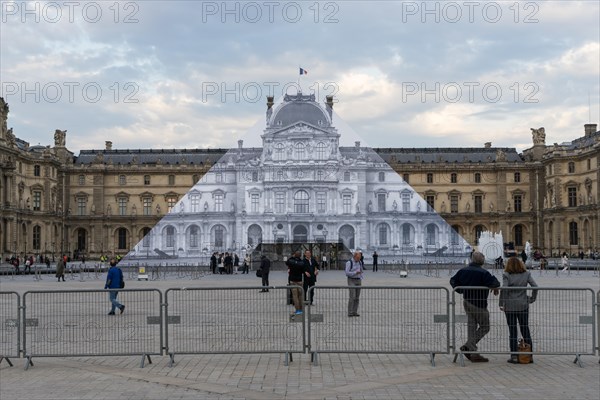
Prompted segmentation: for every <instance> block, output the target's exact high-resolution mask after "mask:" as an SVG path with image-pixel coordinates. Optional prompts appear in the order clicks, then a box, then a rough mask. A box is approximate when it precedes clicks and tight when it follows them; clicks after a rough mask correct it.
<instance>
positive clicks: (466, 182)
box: [0, 94, 600, 259]
mask: <svg viewBox="0 0 600 400" xmlns="http://www.w3.org/2000/svg"><path fill="white" fill-rule="evenodd" d="M332 108H333V99H332V98H328V99H327V101H326V103H325V104H318V103H317V102H315V99H314V97H311V96H302V95H301V94H299V95H296V96H289V97H288V98H286V99H284V101H283V102H282V103H281V104H280V105H278V106H274V103H273V99H272V98H268V101H267V115H266V124H265V129H264V133H263V135H262V136H261V138H262V143H263V146H262V147H261V148H256V147H255V148H251V147H244V144H243V142H241V141H240V142H239V143H238V147H237V148H234V149H175V150H170V149H169V150H167V149H135V150H129V149H128V150H124V149H113V148H112V142H110V141H107V142H106V148H105V149H102V150H82V151H81V152H80V153H79V154H77V155H75V154H73V152H71V151H69V149H68V147H67V137H68V134H67V131H63V130H55V132H54V141H53V144H52V145H48V146H30V145H29V143H27V142H26V141H25V140H22V139H20V138H18V137H17V136H18V132H13V130H12V129H8V122H9V121H8V117H9V106H8V104H6V103H5V102H4V100H3V99H0V207H1V208H0V253H1V254H2V258H3V259H4V258H6V257H8V256H10V255H13V254H17V255H24V254H28V255H29V254H44V255H49V256H50V255H58V254H60V253H65V254H70V255H71V256H72V257H76V256H77V255H80V254H85V255H86V257H88V258H96V257H99V256H100V255H101V254H120V255H126V254H128V253H129V252H130V251H132V252H133V253H134V254H135V253H139V254H143V253H144V252H145V253H146V254H149V253H151V252H153V251H154V250H155V249H159V250H160V251H161V252H164V253H166V254H171V255H173V256H186V257H193V256H194V254H198V253H202V252H207V251H209V252H210V251H212V250H225V251H226V250H238V249H241V248H244V247H248V246H255V245H256V244H257V243H260V242H296V241H308V242H338V241H341V242H344V244H345V245H346V246H347V247H349V248H361V249H365V250H367V251H371V250H377V251H378V252H380V253H384V254H385V253H386V252H398V251H401V252H403V253H404V252H406V253H407V254H410V253H411V252H412V253H418V252H423V253H430V252H432V251H435V250H436V249H440V248H442V247H445V248H447V251H453V252H454V251H456V252H461V251H465V249H468V246H473V245H476V244H477V238H478V236H479V235H480V234H481V232H483V231H493V232H499V231H501V232H502V233H503V236H504V241H505V242H513V243H514V244H515V246H516V248H517V249H518V250H520V249H521V248H522V247H523V246H524V245H525V242H526V241H529V242H531V243H532V244H533V246H534V247H535V248H539V249H541V250H542V251H543V252H544V253H545V254H558V253H562V252H563V251H567V252H569V253H579V252H580V251H583V252H588V251H589V250H597V249H599V248H600V208H599V207H598V200H599V198H600V186H599V184H598V182H599V178H600V132H598V130H597V125H595V124H586V125H585V126H584V130H583V131H582V132H581V133H578V132H575V131H574V132H573V137H574V139H573V140H572V141H571V142H568V143H562V144H552V145H548V144H546V141H545V131H544V128H539V129H531V131H529V129H527V128H524V129H523V134H524V135H528V136H529V135H531V137H532V146H531V148H529V149H527V150H525V151H523V153H518V152H517V151H516V149H514V148H498V147H493V146H492V144H491V143H485V144H484V145H483V146H482V147H474V148H395V147H390V148H377V149H370V148H367V147H364V146H361V143H360V142H356V143H355V145H354V146H346V147H344V146H340V144H339V137H340V135H343V132H338V131H337V129H336V128H335V121H334V120H333V117H332V113H331V111H332Z"/></svg>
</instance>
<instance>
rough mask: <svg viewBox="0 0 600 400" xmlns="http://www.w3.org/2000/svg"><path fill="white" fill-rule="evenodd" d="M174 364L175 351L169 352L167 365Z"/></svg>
mask: <svg viewBox="0 0 600 400" xmlns="http://www.w3.org/2000/svg"><path fill="white" fill-rule="evenodd" d="M173 364H175V353H169V367H172V366H173Z"/></svg>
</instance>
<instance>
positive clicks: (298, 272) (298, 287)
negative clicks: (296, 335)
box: [285, 250, 305, 315]
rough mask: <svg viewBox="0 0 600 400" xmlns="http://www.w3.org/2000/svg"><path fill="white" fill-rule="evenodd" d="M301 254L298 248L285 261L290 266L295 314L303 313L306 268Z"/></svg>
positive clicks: (289, 274)
mask: <svg viewBox="0 0 600 400" xmlns="http://www.w3.org/2000/svg"><path fill="white" fill-rule="evenodd" d="M300 255H301V253H300V251H299V250H296V251H295V252H294V255H293V256H292V257H290V258H289V259H288V260H287V261H286V262H285V264H286V265H287V267H288V278H289V279H288V282H289V284H290V285H291V286H292V288H291V291H292V302H293V304H294V308H295V309H296V312H295V315H302V287H303V284H302V280H303V277H304V272H305V268H304V261H302V259H300Z"/></svg>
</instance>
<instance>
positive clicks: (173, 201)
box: [167, 197, 177, 213]
mask: <svg viewBox="0 0 600 400" xmlns="http://www.w3.org/2000/svg"><path fill="white" fill-rule="evenodd" d="M175 204H177V198H175V197H168V198H167V213H170V212H171V211H173V208H175Z"/></svg>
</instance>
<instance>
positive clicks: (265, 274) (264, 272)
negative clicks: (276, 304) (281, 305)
mask: <svg viewBox="0 0 600 400" xmlns="http://www.w3.org/2000/svg"><path fill="white" fill-rule="evenodd" d="M260 270H261V275H260V277H261V279H262V286H263V288H262V290H261V292H268V291H269V272H270V271H271V260H269V259H268V258H267V256H265V255H264V254H263V255H262V256H260Z"/></svg>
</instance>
